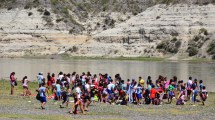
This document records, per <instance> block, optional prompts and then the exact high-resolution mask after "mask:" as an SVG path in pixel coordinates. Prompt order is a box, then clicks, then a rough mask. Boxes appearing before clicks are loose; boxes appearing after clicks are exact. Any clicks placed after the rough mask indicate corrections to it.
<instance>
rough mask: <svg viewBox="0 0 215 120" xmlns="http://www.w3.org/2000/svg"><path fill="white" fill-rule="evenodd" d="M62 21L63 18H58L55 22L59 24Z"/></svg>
mask: <svg viewBox="0 0 215 120" xmlns="http://www.w3.org/2000/svg"><path fill="white" fill-rule="evenodd" d="M63 19H64V18H58V19H57V20H56V22H57V23H59V22H61V21H63Z"/></svg>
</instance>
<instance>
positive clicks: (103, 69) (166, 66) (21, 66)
mask: <svg viewBox="0 0 215 120" xmlns="http://www.w3.org/2000/svg"><path fill="white" fill-rule="evenodd" d="M12 71H14V72H16V77H17V79H19V80H21V79H22V77H23V76H25V75H27V76H28V78H29V80H31V81H33V80H36V75H37V74H38V73H39V72H43V73H44V75H46V73H47V72H51V73H55V74H58V73H59V72H60V71H63V72H65V73H72V72H73V71H76V72H77V73H82V72H87V71H90V72H91V73H92V74H98V73H108V74H109V75H111V76H112V78H113V77H114V75H115V74H117V73H119V74H120V75H121V76H122V79H124V80H127V79H128V78H129V79H132V78H134V79H137V78H138V77H139V76H142V77H143V78H144V80H146V79H147V76H148V75H150V76H151V77H152V79H153V80H154V81H155V80H156V79H157V77H158V75H163V76H167V78H168V79H170V78H172V77H173V76H177V77H178V79H179V80H184V81H185V82H186V81H187V79H188V77H189V76H192V77H193V78H197V79H198V80H200V79H202V80H203V82H204V84H205V85H206V87H207V90H208V91H212V92H215V63H206V62H202V63H194V62H188V61H179V62H170V61H152V62H150V61H124V60H123V61H120V60H81V59H80V60H77V59H75V60H59V59H22V58H20V59H18V58H17V59H0V78H4V79H9V74H10V73H11V72H12Z"/></svg>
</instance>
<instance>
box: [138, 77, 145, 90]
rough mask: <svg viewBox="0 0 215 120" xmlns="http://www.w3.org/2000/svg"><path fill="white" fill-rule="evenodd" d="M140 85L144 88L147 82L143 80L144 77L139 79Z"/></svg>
mask: <svg viewBox="0 0 215 120" xmlns="http://www.w3.org/2000/svg"><path fill="white" fill-rule="evenodd" d="M139 83H140V85H141V87H143V88H144V83H145V81H144V80H143V79H142V77H139Z"/></svg>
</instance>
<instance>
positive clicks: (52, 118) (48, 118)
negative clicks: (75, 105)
mask: <svg viewBox="0 0 215 120" xmlns="http://www.w3.org/2000/svg"><path fill="white" fill-rule="evenodd" d="M0 118H11V119H31V120H42V119H43V120H62V119H63V120H72V119H71V118H70V117H66V116H63V115H31V114H0Z"/></svg>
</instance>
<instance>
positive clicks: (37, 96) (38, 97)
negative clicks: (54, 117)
mask: <svg viewBox="0 0 215 120" xmlns="http://www.w3.org/2000/svg"><path fill="white" fill-rule="evenodd" d="M36 99H37V100H40V93H39V92H38V93H37V95H36Z"/></svg>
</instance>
